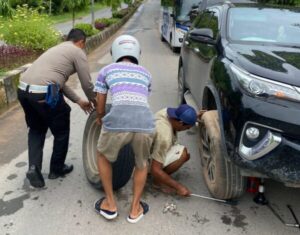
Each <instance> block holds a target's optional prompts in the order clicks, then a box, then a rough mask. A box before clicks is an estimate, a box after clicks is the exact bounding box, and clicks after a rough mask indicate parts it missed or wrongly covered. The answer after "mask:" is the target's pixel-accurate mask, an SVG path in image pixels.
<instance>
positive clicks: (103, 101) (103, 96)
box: [96, 93, 107, 125]
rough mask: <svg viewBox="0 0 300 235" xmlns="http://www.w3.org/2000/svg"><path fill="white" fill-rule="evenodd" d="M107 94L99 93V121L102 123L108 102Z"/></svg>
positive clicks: (97, 108) (97, 107)
mask: <svg viewBox="0 0 300 235" xmlns="http://www.w3.org/2000/svg"><path fill="white" fill-rule="evenodd" d="M106 98H107V94H101V93H97V106H96V111H97V123H98V124H99V125H102V118H103V117H104V115H105V104H106Z"/></svg>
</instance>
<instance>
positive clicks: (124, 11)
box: [112, 8, 129, 19]
mask: <svg viewBox="0 0 300 235" xmlns="http://www.w3.org/2000/svg"><path fill="white" fill-rule="evenodd" d="M128 12H129V10H128V8H125V9H121V10H120V11H115V12H113V13H112V16H113V18H117V19H122V18H123V17H124V16H126V15H127V14H128Z"/></svg>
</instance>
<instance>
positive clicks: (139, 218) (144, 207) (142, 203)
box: [127, 201, 149, 224]
mask: <svg viewBox="0 0 300 235" xmlns="http://www.w3.org/2000/svg"><path fill="white" fill-rule="evenodd" d="M140 204H141V207H142V208H143V213H141V214H140V215H139V216H138V217H136V218H134V219H133V218H131V217H130V215H128V217H127V221H128V222H129V223H132V224H135V223H137V222H139V221H140V220H141V219H142V218H143V217H144V215H145V214H147V212H148V211H149V205H148V204H147V203H146V202H142V201H141V202H140Z"/></svg>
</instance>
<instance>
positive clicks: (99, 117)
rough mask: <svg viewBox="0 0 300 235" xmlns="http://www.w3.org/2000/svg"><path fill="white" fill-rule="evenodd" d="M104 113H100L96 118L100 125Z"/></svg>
mask: <svg viewBox="0 0 300 235" xmlns="http://www.w3.org/2000/svg"><path fill="white" fill-rule="evenodd" d="M102 117H103V116H102V115H98V116H97V119H96V123H97V124H98V125H99V126H102Z"/></svg>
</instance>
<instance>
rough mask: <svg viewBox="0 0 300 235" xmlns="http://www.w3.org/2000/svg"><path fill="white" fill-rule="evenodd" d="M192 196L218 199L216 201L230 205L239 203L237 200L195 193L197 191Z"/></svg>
mask: <svg viewBox="0 0 300 235" xmlns="http://www.w3.org/2000/svg"><path fill="white" fill-rule="evenodd" d="M190 196H192V197H199V198H202V199H207V200H212V201H216V202H222V203H225V204H229V205H237V203H238V201H236V200H222V199H217V198H213V197H207V196H202V195H199V194H195V193H192V194H190Z"/></svg>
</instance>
